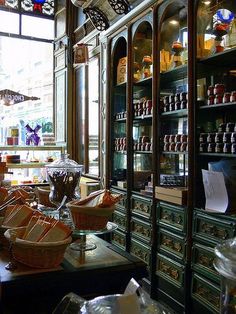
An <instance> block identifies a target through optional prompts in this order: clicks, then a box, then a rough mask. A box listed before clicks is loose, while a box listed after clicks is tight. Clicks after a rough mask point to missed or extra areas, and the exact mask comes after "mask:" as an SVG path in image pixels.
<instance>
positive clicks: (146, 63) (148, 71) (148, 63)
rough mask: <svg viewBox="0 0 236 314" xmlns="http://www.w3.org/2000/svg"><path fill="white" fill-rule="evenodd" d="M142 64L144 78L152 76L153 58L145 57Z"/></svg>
mask: <svg viewBox="0 0 236 314" xmlns="http://www.w3.org/2000/svg"><path fill="white" fill-rule="evenodd" d="M142 64H143V67H142V78H143V79H145V78H148V77H150V76H152V58H151V57H150V56H144V57H143V60H142Z"/></svg>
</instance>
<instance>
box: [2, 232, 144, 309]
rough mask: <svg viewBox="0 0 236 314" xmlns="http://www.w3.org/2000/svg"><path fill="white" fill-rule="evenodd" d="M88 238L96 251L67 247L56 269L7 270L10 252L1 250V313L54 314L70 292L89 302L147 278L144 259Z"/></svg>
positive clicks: (20, 265)
mask: <svg viewBox="0 0 236 314" xmlns="http://www.w3.org/2000/svg"><path fill="white" fill-rule="evenodd" d="M87 238H88V241H89V240H91V241H92V242H94V243H95V244H96V246H97V248H96V249H94V250H91V251H86V252H79V251H74V250H72V249H70V248H69V247H68V248H67V250H66V253H65V258H64V261H63V263H62V264H61V265H60V266H59V267H58V268H56V269H46V270H45V269H43V270H41V269H33V268H30V267H27V266H24V265H22V264H20V263H18V264H17V269H16V270H14V271H8V270H6V269H5V265H6V264H7V263H8V261H9V253H8V252H7V251H4V250H2V251H0V275H1V306H2V313H4V314H5V313H11V314H14V313H24V314H26V313H30V314H32V313H34V314H46V313H52V310H53V309H54V308H55V307H56V305H57V304H58V303H59V302H60V300H61V299H62V297H63V296H64V295H66V294H67V293H69V292H74V293H76V294H78V295H80V296H82V297H84V298H86V299H90V298H93V297H95V296H99V295H107V294H114V293H122V292H123V291H124V289H125V287H126V285H127V283H128V282H129V280H130V279H131V278H132V277H133V278H135V279H136V280H140V279H141V278H143V277H145V276H146V275H147V271H146V265H145V263H144V262H142V261H141V260H139V259H137V258H135V257H133V256H131V255H130V254H128V253H126V252H123V251H121V250H119V249H117V248H116V247H114V246H113V245H111V244H110V243H108V242H106V241H104V240H102V239H100V238H98V237H97V236H94V235H90V236H88V237H87Z"/></svg>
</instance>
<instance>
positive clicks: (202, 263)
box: [192, 243, 220, 282]
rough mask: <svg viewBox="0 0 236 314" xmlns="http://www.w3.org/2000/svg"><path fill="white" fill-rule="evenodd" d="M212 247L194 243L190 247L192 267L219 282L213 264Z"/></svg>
mask: <svg viewBox="0 0 236 314" xmlns="http://www.w3.org/2000/svg"><path fill="white" fill-rule="evenodd" d="M214 259H215V254H214V248H212V247H209V246H205V245H202V244H198V243H195V244H194V245H193V248H192V268H193V269H194V270H195V271H198V272H199V273H202V274H203V275H204V276H206V277H208V278H209V279H213V280H215V281H217V282H220V276H219V274H218V272H217V271H216V270H215V267H214V265H213V262H214Z"/></svg>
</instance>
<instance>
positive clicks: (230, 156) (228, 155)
mask: <svg viewBox="0 0 236 314" xmlns="http://www.w3.org/2000/svg"><path fill="white" fill-rule="evenodd" d="M199 156H207V157H229V158H236V155H235V154H227V153H199Z"/></svg>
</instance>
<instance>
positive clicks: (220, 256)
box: [214, 238, 236, 279]
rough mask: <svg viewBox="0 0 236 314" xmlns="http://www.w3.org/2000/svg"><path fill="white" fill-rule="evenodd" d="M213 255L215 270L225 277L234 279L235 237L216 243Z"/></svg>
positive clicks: (235, 275) (235, 260) (235, 263)
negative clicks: (214, 256) (214, 257)
mask: <svg viewBox="0 0 236 314" xmlns="http://www.w3.org/2000/svg"><path fill="white" fill-rule="evenodd" d="M215 255H216V259H215V261H214V266H215V268H216V270H217V271H218V272H219V273H220V274H221V275H223V276H224V277H226V278H231V279H233V278H234V279H236V238H232V239H228V240H226V241H224V242H222V243H220V244H217V245H216V247H215Z"/></svg>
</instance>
